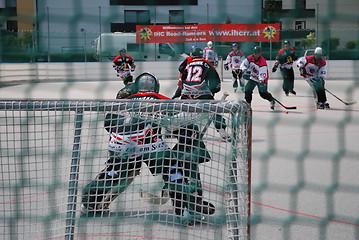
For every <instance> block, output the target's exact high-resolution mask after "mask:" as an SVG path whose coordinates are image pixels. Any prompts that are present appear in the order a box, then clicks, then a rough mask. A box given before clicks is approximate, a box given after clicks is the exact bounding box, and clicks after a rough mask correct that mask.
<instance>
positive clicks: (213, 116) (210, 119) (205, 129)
mask: <svg viewBox="0 0 359 240" xmlns="http://www.w3.org/2000/svg"><path fill="white" fill-rule="evenodd" d="M228 96H229V94H228V93H227V92H224V93H223V95H222V98H221V100H226V98H227V97H228ZM215 117H216V115H215V114H212V116H210V117H209V119H208V121H207V122H206V124H205V125H204V127H203V129H202V132H201V134H200V135H199V139H202V138H203V136H204V134H205V133H206V131H207V130H208V127H209V125H211V122H212V121H213V120H214V118H215Z"/></svg>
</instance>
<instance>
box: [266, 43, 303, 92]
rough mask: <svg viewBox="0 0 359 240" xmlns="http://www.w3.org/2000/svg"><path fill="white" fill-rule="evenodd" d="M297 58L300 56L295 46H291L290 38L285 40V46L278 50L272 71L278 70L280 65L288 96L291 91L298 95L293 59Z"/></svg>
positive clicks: (284, 87)
mask: <svg viewBox="0 0 359 240" xmlns="http://www.w3.org/2000/svg"><path fill="white" fill-rule="evenodd" d="M297 59H298V56H297V54H296V52H295V50H294V48H292V47H290V43H289V41H288V40H285V41H284V42H283V48H282V49H280V50H279V51H278V55H277V57H276V59H275V62H274V66H273V68H272V72H276V71H277V68H278V67H279V69H280V72H281V74H282V78H283V85H282V88H283V91H284V93H285V95H287V96H288V95H289V93H291V94H293V95H296V92H295V91H294V71H293V61H296V60H297Z"/></svg>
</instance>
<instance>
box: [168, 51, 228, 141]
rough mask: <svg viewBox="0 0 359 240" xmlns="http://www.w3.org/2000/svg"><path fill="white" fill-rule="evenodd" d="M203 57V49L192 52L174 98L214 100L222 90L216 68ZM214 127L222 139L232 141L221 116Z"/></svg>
mask: <svg viewBox="0 0 359 240" xmlns="http://www.w3.org/2000/svg"><path fill="white" fill-rule="evenodd" d="M202 56H203V51H202V49H201V48H198V47H197V48H195V49H193V50H192V53H191V59H190V60H189V61H188V62H187V66H186V67H185V69H184V70H183V71H182V74H181V79H180V80H179V81H178V88H177V90H176V92H175V94H174V96H173V97H172V98H177V97H181V99H210V100H214V94H216V93H217V92H219V91H220V90H221V80H220V78H219V75H218V72H217V71H216V69H215V68H214V66H213V65H212V64H210V63H209V62H208V61H207V60H205V59H204V58H202ZM214 125H215V128H216V129H217V131H218V132H219V133H220V135H221V137H222V138H223V139H224V140H226V141H230V136H229V134H228V133H227V132H226V131H225V129H226V127H227V126H226V123H225V120H224V118H223V117H222V116H221V115H216V120H215V121H214Z"/></svg>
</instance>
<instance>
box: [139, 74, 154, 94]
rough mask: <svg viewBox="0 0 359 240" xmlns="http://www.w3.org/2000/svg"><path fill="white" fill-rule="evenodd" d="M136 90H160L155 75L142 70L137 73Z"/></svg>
mask: <svg viewBox="0 0 359 240" xmlns="http://www.w3.org/2000/svg"><path fill="white" fill-rule="evenodd" d="M135 84H136V85H137V90H138V92H156V93H158V92H159V91H160V83H159V81H158V79H157V77H156V76H155V75H153V74H152V73H149V72H144V73H141V74H140V75H138V77H137V78H136V80H135Z"/></svg>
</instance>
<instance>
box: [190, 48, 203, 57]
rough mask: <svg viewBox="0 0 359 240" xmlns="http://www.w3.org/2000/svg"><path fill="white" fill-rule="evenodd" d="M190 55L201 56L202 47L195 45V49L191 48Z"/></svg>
mask: <svg viewBox="0 0 359 240" xmlns="http://www.w3.org/2000/svg"><path fill="white" fill-rule="evenodd" d="M191 56H192V57H202V56H203V51H202V49H201V48H199V47H196V48H195V49H193V50H192V52H191Z"/></svg>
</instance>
